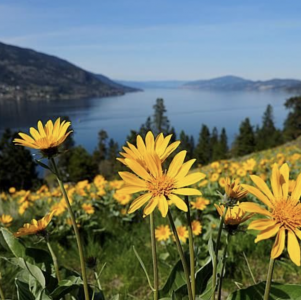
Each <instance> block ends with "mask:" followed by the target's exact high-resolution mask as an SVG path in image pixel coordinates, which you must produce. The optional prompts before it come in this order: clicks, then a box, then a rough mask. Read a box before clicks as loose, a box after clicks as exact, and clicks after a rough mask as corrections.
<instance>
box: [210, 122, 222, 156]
mask: <svg viewBox="0 0 301 300" xmlns="http://www.w3.org/2000/svg"><path fill="white" fill-rule="evenodd" d="M210 151H211V154H212V157H211V158H210V160H213V161H215V160H218V159H219V156H220V153H219V139H218V131H217V128H216V127H214V128H213V130H212V133H211V138H210Z"/></svg>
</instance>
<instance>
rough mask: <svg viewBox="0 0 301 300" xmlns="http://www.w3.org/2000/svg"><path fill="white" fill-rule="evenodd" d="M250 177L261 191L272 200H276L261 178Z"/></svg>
mask: <svg viewBox="0 0 301 300" xmlns="http://www.w3.org/2000/svg"><path fill="white" fill-rule="evenodd" d="M250 177H251V179H252V181H253V182H254V183H255V184H256V185H257V187H258V188H259V189H260V190H262V191H263V192H264V193H265V194H266V196H267V197H268V198H269V199H270V200H274V199H275V197H274V195H273V194H272V193H271V191H270V189H269V187H268V186H267V184H266V183H265V182H264V181H263V180H262V179H261V178H260V177H259V176H256V175H250Z"/></svg>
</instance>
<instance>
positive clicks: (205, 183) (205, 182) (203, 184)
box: [198, 175, 208, 187]
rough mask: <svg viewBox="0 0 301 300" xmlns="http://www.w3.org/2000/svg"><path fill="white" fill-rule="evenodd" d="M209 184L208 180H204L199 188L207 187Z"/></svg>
mask: <svg viewBox="0 0 301 300" xmlns="http://www.w3.org/2000/svg"><path fill="white" fill-rule="evenodd" d="M205 177H206V175H205ZM207 184H208V180H202V181H201V182H200V183H199V184H198V186H199V187H203V186H206V185H207Z"/></svg>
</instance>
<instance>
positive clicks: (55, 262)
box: [46, 240, 61, 282]
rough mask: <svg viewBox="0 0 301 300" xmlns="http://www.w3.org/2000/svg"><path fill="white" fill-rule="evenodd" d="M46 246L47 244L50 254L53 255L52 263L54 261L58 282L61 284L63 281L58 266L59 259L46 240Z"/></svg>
mask: <svg viewBox="0 0 301 300" xmlns="http://www.w3.org/2000/svg"><path fill="white" fill-rule="evenodd" d="M46 244H47V247H48V249H49V252H50V254H51V257H52V261H53V265H54V269H55V274H56V278H57V281H58V282H60V281H61V276H60V271H59V265H58V262H57V257H56V255H55V253H54V251H53V249H52V247H51V245H50V243H49V241H47V240H46Z"/></svg>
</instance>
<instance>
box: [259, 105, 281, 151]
mask: <svg viewBox="0 0 301 300" xmlns="http://www.w3.org/2000/svg"><path fill="white" fill-rule="evenodd" d="M282 142H283V140H282V134H281V131H280V130H278V129H276V127H275V124H274V117H273V107H272V106H271V105H270V104H269V105H268V106H267V108H266V111H265V112H264V114H263V118H262V127H261V128H258V129H257V130H256V150H258V151H260V150H265V149H269V148H272V147H275V146H278V145H280V144H281V143H282Z"/></svg>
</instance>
